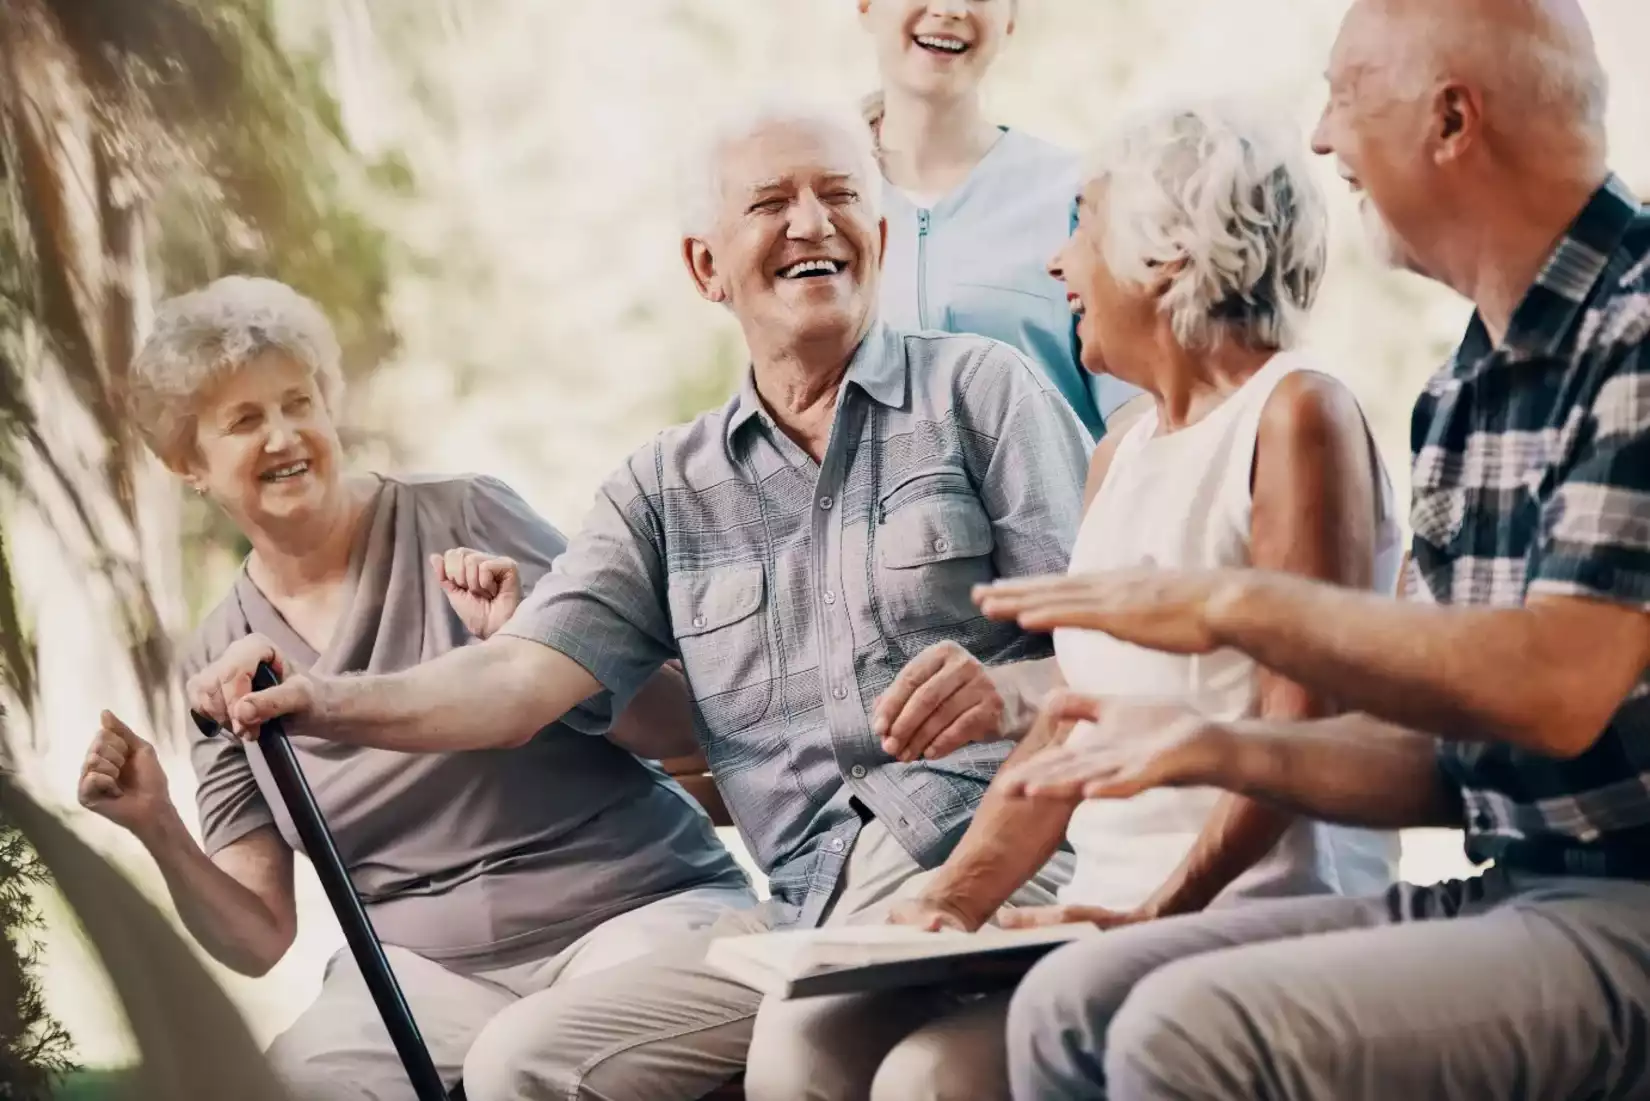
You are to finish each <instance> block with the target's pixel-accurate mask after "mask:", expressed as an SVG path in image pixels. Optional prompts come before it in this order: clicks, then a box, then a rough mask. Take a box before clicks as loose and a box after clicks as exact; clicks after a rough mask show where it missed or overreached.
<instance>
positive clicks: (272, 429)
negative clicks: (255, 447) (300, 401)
mask: <svg viewBox="0 0 1650 1101" xmlns="http://www.w3.org/2000/svg"><path fill="white" fill-rule="evenodd" d="M264 423H265V425H266V426H267V428H268V431H267V433H266V434H265V435H264V450H265V451H284V450H286V449H287V448H288V447H290V446H292V445H293V444H294V443H297V442H298V433H297V431H296V430H295V429H294V428H293V427H292V422H291V421H290V420H288V419H287V417H286V414H284V413H280V412H277V413H273V414H271V415H270V417H269V419H268V420H267V421H265V422H264Z"/></svg>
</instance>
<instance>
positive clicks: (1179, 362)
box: [1145, 334, 1278, 433]
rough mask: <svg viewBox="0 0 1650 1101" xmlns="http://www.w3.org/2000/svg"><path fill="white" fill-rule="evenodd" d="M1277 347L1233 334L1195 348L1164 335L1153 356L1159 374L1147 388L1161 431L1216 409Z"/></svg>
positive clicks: (1185, 424) (1173, 429)
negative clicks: (1262, 345) (1243, 341)
mask: <svg viewBox="0 0 1650 1101" xmlns="http://www.w3.org/2000/svg"><path fill="white" fill-rule="evenodd" d="M1277 354H1278V353H1277V349H1275V348H1251V347H1248V346H1246V345H1243V344H1239V343H1238V342H1236V341H1234V340H1230V339H1220V340H1217V341H1216V342H1215V344H1214V345H1213V346H1212V347H1209V348H1202V349H1197V350H1189V349H1187V348H1185V347H1183V346H1181V344H1180V343H1179V342H1178V341H1176V340H1175V339H1174V338H1173V337H1171V336H1169V335H1168V334H1162V335H1160V336H1159V338H1158V340H1157V347H1156V348H1155V349H1154V351H1153V355H1152V364H1153V367H1152V371H1151V374H1152V376H1153V377H1151V378H1148V379H1147V380H1146V383H1145V389H1146V390H1147V392H1149V393H1150V394H1151V395H1152V398H1153V400H1154V401H1155V403H1156V405H1157V426H1158V430H1159V431H1160V432H1165V433H1166V432H1177V431H1179V430H1181V429H1183V428H1187V427H1190V426H1191V425H1194V424H1196V423H1197V422H1198V421H1200V420H1202V419H1203V418H1204V417H1206V416H1208V415H1209V414H1210V413H1212V412H1214V410H1215V409H1216V408H1218V407H1219V406H1220V404H1221V403H1222V402H1223V401H1225V400H1226V399H1227V398H1228V397H1230V396H1231V395H1232V393H1233V392H1234V391H1236V390H1237V389H1238V387H1240V386H1242V385H1243V384H1244V383H1245V382H1248V381H1249V380H1250V379H1251V378H1253V377H1254V375H1255V373H1256V372H1257V371H1259V370H1260V369H1261V368H1262V367H1265V366H1266V364H1267V363H1268V362H1269V361H1270V360H1271V358H1272V357H1273V356H1275V355H1277Z"/></svg>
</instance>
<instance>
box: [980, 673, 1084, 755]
mask: <svg viewBox="0 0 1650 1101" xmlns="http://www.w3.org/2000/svg"><path fill="white" fill-rule="evenodd" d="M991 679H992V681H993V682H994V683H995V684H996V686H997V691H998V693H999V694H1000V695H1001V696H1002V698H1003V722H1002V733H1003V737H1005V738H1009V739H1011V740H1013V741H1020V740H1021V739H1023V738H1024V737H1025V736H1026V735H1027V734H1028V733H1029V732H1030V731H1031V729H1032V726H1033V725H1034V724H1035V722H1036V720H1037V712H1038V709H1040V708H1041V707H1042V705H1043V701H1044V700H1045V699H1047V698H1048V694H1049V693H1050V692H1053V691H1054V690H1055V689H1058V688H1064V687H1065V685H1066V680H1065V677H1064V676H1062V675H1061V673H1060V663H1059V661H1058V659H1056V658H1052V657H1049V658H1038V659H1036V660H1033V661H1016V662H1013V663H1012V664H1009V665H995V666H992V667H991Z"/></svg>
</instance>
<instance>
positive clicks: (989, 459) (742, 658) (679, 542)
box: [505, 324, 1091, 925]
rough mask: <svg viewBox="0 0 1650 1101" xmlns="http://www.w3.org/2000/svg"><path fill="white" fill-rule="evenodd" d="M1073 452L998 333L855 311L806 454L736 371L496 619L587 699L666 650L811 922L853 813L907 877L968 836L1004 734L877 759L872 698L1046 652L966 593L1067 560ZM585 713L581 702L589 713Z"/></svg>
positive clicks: (750, 831) (640, 462) (1037, 640)
mask: <svg viewBox="0 0 1650 1101" xmlns="http://www.w3.org/2000/svg"><path fill="white" fill-rule="evenodd" d="M1090 446H1091V441H1090V439H1089V437H1088V434H1087V432H1086V430H1085V429H1084V428H1083V427H1082V425H1081V424H1080V422H1079V421H1078V420H1077V418H1076V416H1075V415H1074V414H1073V413H1072V411H1071V408H1070V406H1069V405H1067V404H1066V401H1065V399H1064V398H1062V397H1061V395H1060V393H1059V392H1058V391H1057V390H1055V389H1053V388H1052V387H1051V386H1050V385H1049V384H1048V383H1047V382H1046V381H1044V380H1043V378H1042V376H1041V375H1039V374H1038V373H1037V372H1035V371H1034V370H1032V368H1031V367H1030V365H1029V364H1028V363H1027V362H1026V360H1025V359H1024V358H1022V357H1021V356H1020V354H1019V353H1018V352H1015V351H1014V350H1013V349H1011V348H1009V347H1008V346H1006V345H1003V344H999V343H996V342H994V341H990V340H986V339H984V338H982V337H976V336H962V335H946V334H939V333H924V334H920V335H919V334H912V333H903V332H897V331H894V330H892V329H889V328H887V327H885V326H883V325H881V324H877V325H874V326H873V327H872V328H871V330H870V332H869V334H868V335H867V336H866V338H865V339H864V341H863V342H862V343H861V345H860V347H859V349H858V351H857V352H856V353H855V355H854V359H853V362H852V363H851V364H850V366H849V370H848V373H847V377H846V378H845V380H844V381H843V384H842V391H841V393H840V395H839V399H838V402H837V411H836V420H835V423H834V425H833V426H832V431H831V439H830V444H829V446H828V448H827V449H826V453H825V458H824V462H823V463H818V464H816V463H815V462H814V461H813V459H812V458H811V457H810V456H809V455H808V454H807V453H806V452H805V451H803V450H802V448H800V447H799V446H797V445H796V444H795V443H794V442H793V441H792V440H791V439H789V438H788V437H787V436H786V435H785V434H784V433H783V432H782V431H780V430H779V429H778V428H776V427H775V426H774V425H773V423H772V421H771V419H770V418H769V417H768V416H767V414H766V413H764V412H763V408H762V404H761V401H760V399H759V398H758V397H757V394H756V389H755V384H754V381H753V380H752V379H751V378H750V377H749V375H748V374H747V378H746V381H745V384H744V386H743V388H742V390H741V392H740V393H739V395H738V396H737V397H735V398H733V399H732V400H731V401H729V402H728V404H727V405H725V406H723V407H722V408H721V409H719V410H717V411H715V412H712V413H707V414H705V415H703V416H701V417H699V418H698V419H697V420H695V421H693V422H692V423H691V424H688V425H685V426H681V427H677V428H671V429H668V430H666V431H665V432H662V433H660V434H659V435H658V436H657V437H655V439H654V440H653V442H652V443H650V444H648V445H647V446H646V447H644V448H642V449H641V450H640V451H638V452H637V453H636V454H634V455H632V456H631V458H630V459H629V461H628V462H626V463H625V464H624V466H623V467H621V468H620V469H619V471H618V472H617V473H615V474H614V475H613V476H612V477H611V478H609V479H608V481H607V483H606V484H605V486H604V487H603V489H602V491H601V493H600V494H599V495H598V497H597V500H596V505H595V508H594V510H593V511H592V513H591V515H590V516H589V518H588V520H587V522H586V524H585V527H584V530H583V531H581V532H580V533H579V535H578V536H577V537H576V538H575V539H574V540H573V542H572V544H571V545H570V546H569V548H568V550H567V552H566V553H565V554H564V555H563V556H562V557H561V558H560V559H558V560H557V561H556V563H555V567H554V569H553V570H552V572H551V573H550V574H549V575H547V576H546V577H545V578H544V579H543V580H542V581H540V582H539V584H538V586H537V587H536V588H535V589H534V590H533V592H532V594H531V595H530V597H529V598H528V599H527V601H526V602H525V603H524V604H523V606H522V607H521V608H520V610H519V611H518V612H517V613H516V616H515V618H514V619H512V620H511V622H510V624H509V625H508V626H507V627H506V628H505V631H506V632H507V633H509V634H514V635H517V636H520V637H523V638H530V639H533V640H536V641H538V642H542V643H544V644H545V645H548V646H551V647H553V648H554V649H556V650H559V651H561V652H562V653H564V654H566V655H567V656H568V657H570V658H572V659H573V660H575V661H577V662H578V663H579V664H580V665H582V666H584V667H585V668H586V669H588V670H589V671H590V672H591V673H592V674H593V675H594V676H595V677H596V679H597V680H599V681H600V682H601V683H602V685H603V686H604V687H605V688H606V689H607V690H608V698H607V700H606V701H605V702H606V704H607V705H608V706H611V704H612V703H614V702H617V703H620V704H621V705H622V703H623V702H624V701H627V700H628V699H629V698H630V697H631V696H632V695H633V694H634V693H635V692H636V691H637V690H638V689H639V688H640V687H641V685H642V683H643V682H644V681H645V680H646V679H647V678H648V677H649V676H650V675H651V674H652V673H653V672H654V670H656V669H657V668H658V666H659V665H660V663H661V662H663V661H665V660H666V659H668V658H671V657H675V656H680V657H681V660H682V663H683V667H684V669H685V670H686V673H687V679H688V683H689V685H690V688H691V691H692V694H693V698H694V702H695V706H696V711H697V713H698V733H699V737H700V740H701V742H702V743H703V745H704V749H705V754H706V756H707V758H708V759H709V761H710V767H711V771H712V773H713V774H714V775H715V777H716V781H717V783H718V785H719V786H720V788H721V790H722V794H723V796H724V798H725V799H726V801H727V804H728V808H729V810H730V812H731V813H732V815H733V818H734V820H735V822H736V823H737V824H738V827H739V831H740V833H741V835H742V836H743V837H744V840H745V843H746V844H747V845H748V846H749V848H750V850H751V852H752V854H753V855H754V857H755V859H756V861H757V863H758V864H759V865H760V866H761V868H762V870H763V871H764V872H766V873H767V874H768V876H769V881H770V886H771V889H772V891H773V895H774V898H775V900H776V901H777V903H778V904H779V906H780V909H781V912H780V914H779V915H778V916H779V919H780V920H781V921H782V922H788V921H795V922H800V923H803V924H809V925H811V924H814V923H816V922H817V921H818V920H819V919H820V917H821V916H822V914H823V912H824V910H825V906H826V904H827V902H828V901H829V900H830V898H831V895H832V891H833V888H834V887H835V885H836V881H837V877H838V876H839V875H840V874H841V871H842V868H843V866H844V864H845V862H846V859H847V854H848V851H849V850H850V849H851V848H852V846H853V843H854V839H855V837H856V835H857V834H858V831H859V828H860V825H861V823H862V821H863V816H862V812H861V810H860V809H859V808H863V810H864V811H866V812H869V813H871V814H874V815H876V816H877V817H878V818H879V819H881V821H882V822H883V823H884V824H885V825H886V826H887V828H888V829H889V830H890V831H891V832H892V833H893V834H894V836H895V837H897V838H898V839H899V841H900V843H901V844H902V845H904V847H905V848H906V850H907V851H908V852H909V853H910V854H911V855H912V857H913V858H914V859H915V860H917V861H918V862H919V863H920V864H921V865H922V866H924V867H934V866H936V865H938V864H939V863H941V862H942V861H943V860H944V859H945V857H946V856H947V854H949V853H950V851H951V849H952V847H953V846H954V845H955V844H956V843H957V841H958V840H959V839H960V838H961V836H962V834H963V831H964V830H965V829H966V828H967V825H968V821H969V819H970V817H971V816H972V815H973V812H974V808H975V807H976V806H977V805H978V803H979V800H980V797H981V795H982V794H983V793H984V790H985V788H986V785H987V784H988V783H989V782H990V780H991V777H992V775H993V774H994V773H995V772H996V769H997V766H998V764H999V763H1001V761H1002V759H1003V757H1004V756H1005V755H1006V754H1007V750H1008V747H1007V745H1006V744H1002V743H998V744H991V745H974V746H970V747H969V748H967V749H966V750H964V751H962V752H960V753H956V754H952V755H950V756H948V757H946V758H944V759H942V760H939V761H932V762H929V761H921V762H916V763H913V764H900V763H898V762H895V761H893V760H892V759H890V758H889V757H888V755H887V754H885V753H884V752H883V750H882V747H881V745H880V744H879V743H878V741H877V739H876V738H875V737H874V736H873V735H872V733H871V729H870V713H871V709H872V707H873V706H874V705H875V702H876V700H877V697H878V696H879V695H880V694H881V693H882V691H883V690H884V689H885V688H887V687H888V685H889V683H890V682H892V680H893V679H894V676H895V675H896V674H897V673H898V672H899V670H900V669H901V668H902V667H903V666H904V665H905V663H906V662H907V661H909V660H910V659H911V658H912V657H914V656H916V655H917V654H918V653H920V652H921V651H922V650H923V649H924V648H926V647H928V646H930V645H932V644H934V643H937V642H940V641H943V640H947V639H950V640H953V641H955V642H957V643H959V644H961V645H962V646H964V647H966V648H967V649H968V650H969V651H970V652H971V653H973V654H974V655H975V656H976V657H978V658H979V659H980V660H982V661H984V662H986V663H987V664H996V663H1002V662H1010V661H1019V660H1023V659H1030V658H1042V657H1047V656H1049V655H1050V654H1051V652H1052V650H1051V647H1050V645H1049V641H1048V639H1047V638H1046V637H1042V636H1031V635H1027V634H1026V633H1024V632H1023V631H1021V630H1020V629H1019V628H1017V627H1015V626H1013V625H1010V624H1002V623H992V622H990V621H988V620H986V619H984V618H982V617H981V616H980V614H979V611H978V609H977V608H976V607H975V606H974V603H973V601H972V599H971V597H970V590H971V589H972V588H973V587H974V586H975V585H978V584H981V583H983V582H988V581H991V580H993V579H994V578H999V577H1020V576H1027V575H1032V574H1048V573H1061V572H1063V571H1064V570H1065V568H1066V563H1067V558H1068V556H1069V554H1070V551H1071V542H1072V539H1073V537H1074V535H1075V534H1076V530H1077V524H1078V520H1079V518H1080V515H1081V511H1082V494H1083V478H1084V472H1085V468H1086V466H1087V457H1088V452H1089V449H1090ZM606 710H607V707H604V706H600V703H599V702H598V705H597V706H594V707H587V708H585V709H583V714H582V717H583V719H584V720H585V721H586V723H587V724H588V725H590V728H591V729H592V730H594V729H600V728H601V727H600V726H599V725H596V724H598V723H599V722H600V720H601V717H602V716H600V715H597V714H596V712H598V711H600V712H605V711H606ZM579 719H580V716H573V717H572V719H571V720H570V721H575V722H576V721H579ZM856 803H857V804H858V807H856V806H855V804H856Z"/></svg>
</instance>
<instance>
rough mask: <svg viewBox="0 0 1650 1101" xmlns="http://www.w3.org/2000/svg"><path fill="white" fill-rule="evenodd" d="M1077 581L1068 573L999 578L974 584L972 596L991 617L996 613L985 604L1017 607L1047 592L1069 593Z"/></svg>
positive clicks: (993, 606) (996, 606)
mask: <svg viewBox="0 0 1650 1101" xmlns="http://www.w3.org/2000/svg"><path fill="white" fill-rule="evenodd" d="M1076 583H1077V582H1076V581H1075V579H1074V578H1073V577H1072V576H1070V575H1065V574H1044V575H1042V576H1040V577H1012V578H1007V577H1005V578H1001V579H999V580H997V581H993V582H991V583H990V584H988V585H976V586H975V587H974V591H973V593H972V596H973V597H974V603H975V604H976V605H977V606H978V607H979V609H980V611H982V612H986V614H988V615H991V616H992V618H994V619H995V618H998V614H994V613H993V612H987V611H986V609H987V606H988V605H989V606H991V607H992V608H994V609H1005V610H1006V609H1009V608H1012V607H1017V606H1019V605H1020V604H1022V603H1024V602H1025V601H1027V600H1031V599H1035V598H1037V597H1039V596H1042V595H1043V594H1047V593H1069V591H1070V590H1071V589H1072V588H1073V586H1074V584H1076Z"/></svg>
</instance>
